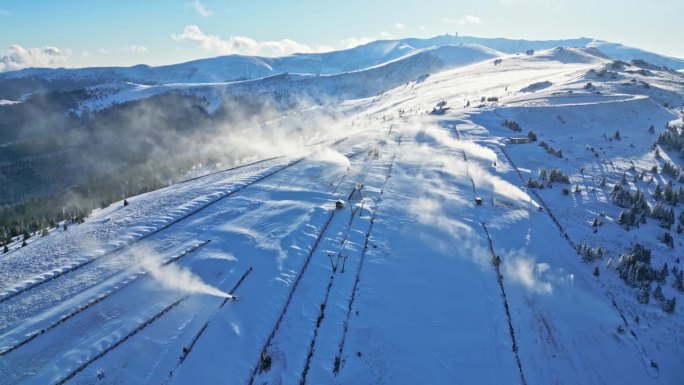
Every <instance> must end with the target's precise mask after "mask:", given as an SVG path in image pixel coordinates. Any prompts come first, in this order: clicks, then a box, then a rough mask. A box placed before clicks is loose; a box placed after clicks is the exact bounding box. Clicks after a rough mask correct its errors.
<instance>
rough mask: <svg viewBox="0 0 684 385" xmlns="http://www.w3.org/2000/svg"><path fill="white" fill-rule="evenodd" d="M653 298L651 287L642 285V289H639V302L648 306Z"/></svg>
mask: <svg viewBox="0 0 684 385" xmlns="http://www.w3.org/2000/svg"><path fill="white" fill-rule="evenodd" d="M650 297H651V285H649V284H648V283H646V284H644V285H641V288H640V289H639V293H638V294H637V301H639V303H640V304H644V305H645V304H647V303H648V300H649V298H650Z"/></svg>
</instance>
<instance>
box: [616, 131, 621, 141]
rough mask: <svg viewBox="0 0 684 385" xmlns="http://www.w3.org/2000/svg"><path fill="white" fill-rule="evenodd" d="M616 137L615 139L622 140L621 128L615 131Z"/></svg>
mask: <svg viewBox="0 0 684 385" xmlns="http://www.w3.org/2000/svg"><path fill="white" fill-rule="evenodd" d="M614 138H615V140H620V139H621V138H620V130H617V131H615V135H614Z"/></svg>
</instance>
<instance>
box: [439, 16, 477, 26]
mask: <svg viewBox="0 0 684 385" xmlns="http://www.w3.org/2000/svg"><path fill="white" fill-rule="evenodd" d="M442 20H443V21H445V22H447V23H456V24H458V25H466V24H481V23H482V19H480V18H479V17H477V16H473V15H465V16H463V17H462V18H460V19H452V18H450V17H444V18H442Z"/></svg>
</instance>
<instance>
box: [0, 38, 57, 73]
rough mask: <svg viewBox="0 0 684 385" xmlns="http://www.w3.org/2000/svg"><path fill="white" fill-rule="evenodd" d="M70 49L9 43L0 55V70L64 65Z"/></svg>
mask: <svg viewBox="0 0 684 385" xmlns="http://www.w3.org/2000/svg"><path fill="white" fill-rule="evenodd" d="M69 56H71V50H68V49H60V48H57V47H40V48H24V47H22V46H20V45H18V44H13V45H11V46H10V47H9V48H8V49H7V52H6V53H5V54H4V55H1V56H0V72H2V71H14V70H20V69H22V68H27V67H58V66H62V65H64V64H65V63H66V62H67V60H68V58H69Z"/></svg>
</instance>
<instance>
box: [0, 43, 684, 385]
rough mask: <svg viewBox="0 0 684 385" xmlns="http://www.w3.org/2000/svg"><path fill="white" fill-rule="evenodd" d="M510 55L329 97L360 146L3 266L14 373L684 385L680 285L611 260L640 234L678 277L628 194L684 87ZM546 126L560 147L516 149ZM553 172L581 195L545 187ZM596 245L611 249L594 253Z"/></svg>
mask: <svg viewBox="0 0 684 385" xmlns="http://www.w3.org/2000/svg"><path fill="white" fill-rule="evenodd" d="M393 49H397V48H396V47H395V48H393ZM495 58H496V59H498V60H497V61H496V62H495V61H494V59H495ZM495 58H494V57H486V58H483V59H482V60H479V61H473V62H470V63H464V64H463V65H459V66H457V67H456V68H451V69H449V70H446V71H441V72H439V73H431V74H430V76H428V77H422V78H420V79H417V80H413V81H410V82H408V83H406V84H403V85H401V86H399V87H397V88H394V89H392V90H390V91H388V92H385V93H383V94H382V95H381V96H375V97H371V98H348V99H347V100H343V101H340V102H339V103H336V104H331V105H328V106H325V107H324V108H327V109H331V110H334V111H335V113H337V114H339V116H341V118H340V119H342V123H341V129H340V131H341V132H340V137H344V138H346V139H345V140H342V141H339V140H337V141H332V140H331V141H328V142H324V143H321V144H319V145H317V146H312V147H309V148H304V149H302V151H301V152H300V153H297V154H292V155H289V156H284V157H280V158H275V159H271V160H267V161H264V162H258V163H255V164H252V165H248V166H245V167H242V168H238V169H234V170H228V171H225V172H220V173H215V174H212V175H209V176H205V177H200V178H197V179H194V180H190V181H188V182H185V183H182V184H177V185H173V186H170V187H168V188H165V189H161V190H158V191H153V192H150V193H147V194H143V195H140V196H137V197H133V198H130V199H129V202H130V204H129V205H128V206H125V207H124V206H123V205H122V204H121V202H117V203H115V204H113V205H112V206H110V207H108V208H105V209H102V210H100V211H98V212H96V213H95V214H94V215H93V216H91V217H90V218H88V219H87V220H86V222H85V223H84V224H82V225H74V226H71V227H70V228H69V229H68V230H67V231H62V230H58V231H53V232H52V233H51V234H50V235H49V236H47V237H44V238H41V239H37V240H35V241H33V242H31V243H30V244H29V245H28V246H26V247H24V248H16V249H13V250H12V251H11V252H10V253H8V254H4V255H1V256H0V271H2V272H3V274H2V281H0V292H1V293H0V373H2V376H0V383H1V384H15V383H23V384H48V383H73V384H93V383H102V384H117V383H125V384H129V383H134V384H143V383H150V384H160V383H164V384H204V383H228V384H252V383H253V384H298V383H308V384H319V383H321V384H453V383H465V384H472V383H477V384H520V383H523V384H578V383H582V384H606V383H616V384H639V385H641V384H681V383H682V379H683V378H684V334H682V332H681V331H682V330H684V316H683V314H684V298H682V294H681V293H679V292H677V291H676V290H675V289H673V288H672V286H671V285H670V284H667V285H664V287H663V292H664V294H665V295H666V297H667V298H670V297H673V296H674V297H676V298H677V305H676V309H675V311H674V313H673V314H667V313H664V312H663V311H662V310H661V309H660V307H659V305H658V304H657V302H656V301H655V300H652V301H651V303H650V304H647V305H640V304H638V303H637V302H636V299H635V294H636V291H637V290H636V289H634V288H631V287H628V286H626V285H625V283H624V282H622V281H621V280H620V279H619V278H618V276H617V274H616V272H615V268H614V265H615V263H613V264H609V263H608V261H609V260H610V259H612V260H613V261H617V260H618V258H619V256H620V254H621V253H623V252H624V251H626V249H627V248H628V247H629V246H630V244H631V243H632V242H634V241H639V242H642V243H644V244H645V245H646V246H648V247H649V248H651V249H652V250H653V265H654V266H655V267H656V268H659V266H660V264H662V263H663V262H667V263H668V264H669V266H670V267H672V266H675V265H677V266H679V267H680V268H681V264H680V263H679V262H675V257H676V255H678V250H680V249H681V247H682V246H681V241H682V235H680V234H676V233H674V231H673V236H674V237H675V240H676V241H675V244H676V246H675V249H674V250H670V249H668V248H667V247H666V246H665V245H663V244H662V243H661V242H660V241H658V240H657V238H656V237H657V236H659V235H660V234H661V233H662V229H660V228H659V227H658V226H657V225H656V224H655V222H654V220H649V222H648V223H647V224H646V225H644V226H643V227H642V228H640V229H638V230H636V229H633V230H631V231H626V230H625V229H623V228H622V227H620V226H618V225H617V224H616V223H615V218H616V217H617V216H618V214H619V211H620V208H618V207H617V206H615V205H613V204H612V203H611V201H610V191H611V190H612V187H613V185H614V184H615V183H619V182H620V178H621V176H622V174H623V172H625V173H629V175H630V176H631V175H632V174H633V173H636V172H641V171H644V172H647V173H650V170H651V167H652V165H653V164H659V165H661V166H662V162H663V158H656V157H655V155H654V153H653V150H652V149H651V144H652V143H653V142H654V141H655V139H656V138H657V133H658V132H661V131H662V130H663V129H664V126H665V124H666V123H668V122H670V121H674V120H679V121H681V119H682V117H681V115H678V114H679V111H680V109H681V107H682V106H684V102H683V95H684V82H683V78H682V75H681V74H677V73H675V72H668V71H665V70H655V69H652V70H651V71H652V72H651V73H650V74H647V75H642V74H641V72H640V71H639V68H636V67H623V68H620V69H611V68H612V67H611V63H612V60H611V59H607V58H605V57H604V56H603V55H601V54H600V53H597V52H596V51H595V50H592V49H584V48H581V49H574V48H564V49H551V50H546V51H540V52H535V54H534V55H524V54H523V55H516V54H510V55H497V56H496V57H495ZM402 60H405V59H402ZM602 70H606V71H608V72H601V71H602ZM610 71H613V72H612V73H611V72H610ZM632 79H634V81H633V82H632ZM644 82H647V83H648V84H649V87H646V86H644ZM587 83H592V84H591V86H589V87H587ZM284 84H290V83H284ZM532 85H534V86H532ZM220 86H221V87H224V85H220ZM174 87H176V86H174ZM178 87H180V86H178ZM183 87H190V88H192V87H195V86H193V85H187V86H183ZM197 87H204V86H197ZM154 89H157V87H147V88H146V87H144V86H139V85H123V86H121V88H120V89H116V90H115V91H116V92H115V93H114V94H115V95H122V93H144V92H153V91H150V90H154ZM491 97H496V98H498V100H496V101H495V100H493V99H491V100H490V101H487V98H491ZM442 100H444V101H447V102H448V103H447V105H446V106H447V107H451V109H450V110H446V111H444V113H443V114H430V113H429V112H430V111H432V109H433V107H434V106H435V105H436V104H437V103H438V102H440V101H442ZM665 103H666V104H667V105H668V106H669V108H666V107H663V105H664V104H665ZM504 119H514V120H515V121H517V122H519V123H520V125H521V126H522V127H523V128H524V131H523V132H521V133H516V132H513V131H511V130H509V129H508V128H506V127H504V126H503V125H502V122H503V121H504ZM651 124H653V125H654V126H655V128H656V133H655V134H651V133H649V132H648V130H647V129H648V127H649V126H650V125H651ZM530 129H533V130H534V131H535V132H536V134H537V135H538V137H539V139H540V140H544V141H545V142H546V143H549V144H551V145H552V146H553V147H555V148H559V149H562V151H563V155H564V158H563V159H560V158H557V157H554V156H552V155H550V154H548V153H546V151H544V149H542V148H541V147H540V146H538V145H536V144H532V143H531V144H519V145H514V144H509V142H508V140H507V139H508V138H509V137H511V136H521V135H526V134H527V131H528V130H530ZM616 130H619V131H620V132H621V136H622V139H621V140H620V141H617V140H608V137H612V135H613V133H614V132H615V131H616ZM604 133H606V134H607V136H606V137H604ZM589 147H595V148H599V149H600V150H599V154H600V155H599V156H594V155H593V153H592V152H590V151H589V150H588V149H587V148H589ZM662 153H663V155H662V156H663V157H667V158H668V159H672V160H673V161H675V162H676V163H681V162H680V161H679V160H678V158H677V156H678V155H677V154H670V153H668V152H667V151H666V150H665V149H663V151H662ZM632 164H634V169H631V166H632ZM541 167H546V168H547V169H549V170H550V169H551V168H553V167H557V168H560V169H561V170H563V171H564V172H565V173H567V174H568V175H570V179H571V182H572V185H568V187H574V186H575V185H578V186H580V187H581V192H579V193H573V192H571V193H570V194H569V195H564V194H562V193H561V190H562V187H563V186H562V185H556V186H554V188H552V189H550V188H547V189H543V190H531V189H530V188H528V187H527V185H526V181H527V179H528V178H529V177H536V175H537V171H538V170H539V169H540V168H541ZM580 168H582V169H583V170H582V171H580ZM603 176H606V177H607V179H608V184H607V185H606V186H601V185H600V183H599V180H600V179H601V178H602V177H603ZM654 177H655V178H660V180H663V181H665V180H666V179H667V176H666V175H663V174H658V175H655V176H654ZM629 180H630V182H629V187H630V188H636V187H641V188H642V189H643V188H647V189H652V188H653V186H652V185H651V187H648V186H647V185H646V181H637V182H632V181H631V179H629ZM476 198H481V199H482V204H481V205H477V204H476V203H475V202H476ZM540 198H541V199H540ZM338 199H339V200H341V201H342V202H343V205H344V207H343V208H340V209H336V208H335V201H336V200H338ZM542 200H543V201H542ZM649 200H650V201H652V199H651V198H650V197H649ZM540 206H541V207H542V209H540ZM676 210H677V213H679V212H680V208H677V209H676ZM599 212H605V218H604V222H605V224H604V225H603V226H602V227H600V228H599V229H598V231H597V232H596V233H594V232H593V228H592V226H591V221H592V220H593V219H594V218H595V217H596V216H597V215H598V213H599ZM552 216H553V217H552ZM552 218H555V220H557V222H554V219H552ZM207 241H210V242H208V243H206V242H207ZM580 242H588V243H590V244H591V245H592V246H602V247H603V248H604V249H605V250H606V256H605V257H604V258H603V259H602V260H598V261H595V262H592V263H584V262H582V260H581V258H580V257H579V256H578V255H577V253H576V252H575V249H574V247H573V245H575V244H579V243H580ZM490 247H491V248H490ZM492 251H493V252H494V253H495V254H496V255H497V256H498V258H499V259H500V264H499V265H498V268H495V264H493V263H492V261H493V254H492ZM161 265H163V266H161ZM150 266H151V267H150ZM596 266H599V268H600V271H601V274H600V276H599V277H595V276H594V275H593V274H592V272H593V271H594V268H595V267H596ZM499 274H500V275H499ZM671 278H672V277H668V281H667V282H671ZM228 295H230V296H235V298H234V299H230V298H227V297H226V296H228ZM637 317H638V319H639V320H638V321H637Z"/></svg>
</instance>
